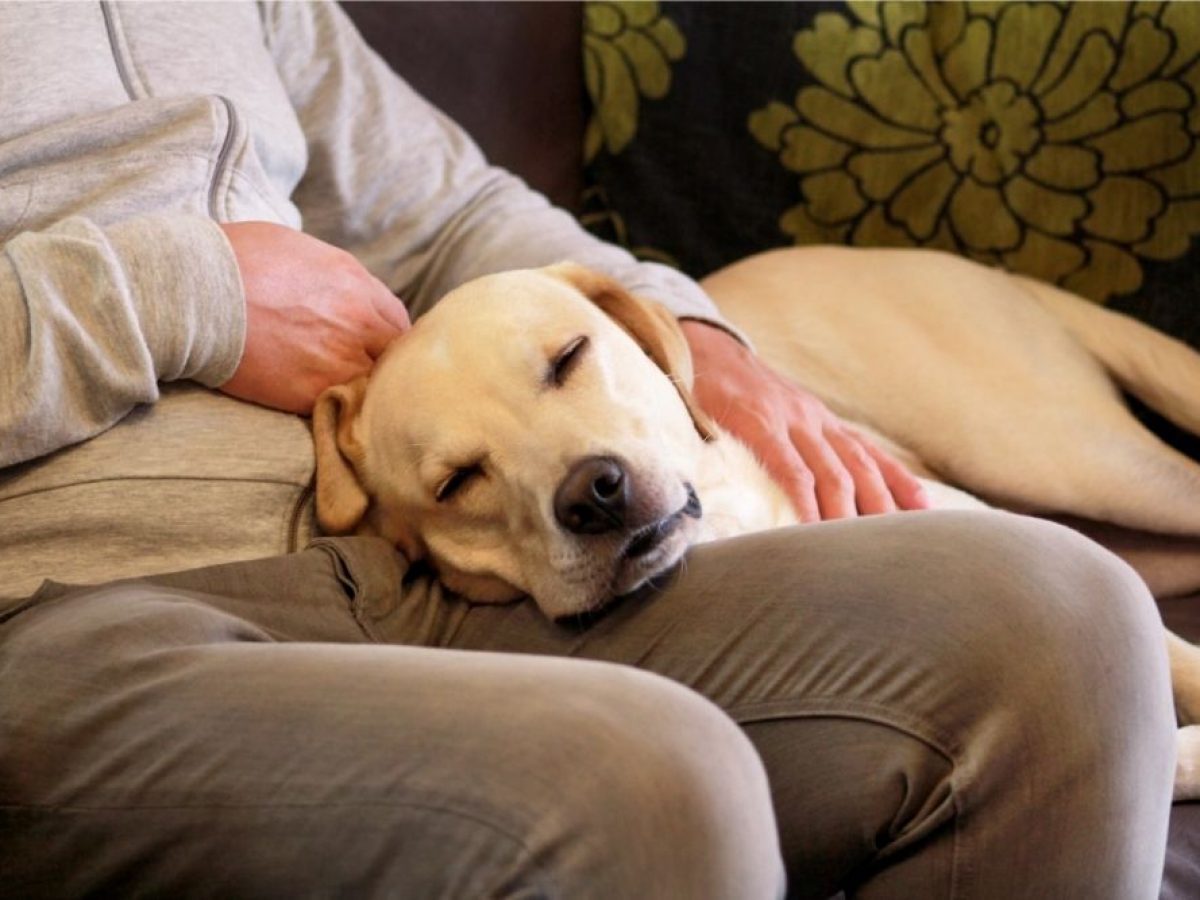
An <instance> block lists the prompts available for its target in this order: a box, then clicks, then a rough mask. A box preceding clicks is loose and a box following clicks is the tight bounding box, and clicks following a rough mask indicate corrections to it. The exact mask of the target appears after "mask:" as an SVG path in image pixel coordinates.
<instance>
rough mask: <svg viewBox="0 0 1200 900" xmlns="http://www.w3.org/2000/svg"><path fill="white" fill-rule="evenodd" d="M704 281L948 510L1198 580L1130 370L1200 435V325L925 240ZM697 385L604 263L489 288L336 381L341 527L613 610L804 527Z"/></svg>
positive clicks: (1177, 501) (446, 575) (462, 579)
mask: <svg viewBox="0 0 1200 900" xmlns="http://www.w3.org/2000/svg"><path fill="white" fill-rule="evenodd" d="M704 286H705V287H706V289H707V290H708V291H709V292H710V294H712V295H713V296H714V298H715V299H716V300H717V302H718V304H719V305H720V306H721V308H722V311H723V312H724V313H725V314H726V315H727V316H728V317H729V318H730V319H731V321H733V322H734V323H735V324H736V325H737V326H738V327H740V328H741V329H743V331H744V332H745V333H746V334H747V335H749V337H750V338H751V340H752V342H753V343H754V344H755V345H756V347H757V349H758V351H759V352H760V353H761V354H762V355H763V356H764V357H765V358H766V359H767V360H768V361H769V362H771V363H772V364H773V365H775V367H776V368H778V369H779V370H780V371H782V372H784V373H785V374H788V375H790V376H792V377H793V378H795V379H796V380H797V381H798V382H799V383H801V384H803V385H804V386H805V387H806V388H808V389H809V390H812V391H813V392H814V393H816V394H817V395H818V396H820V397H821V398H822V399H823V400H825V402H826V403H828V404H829V405H830V407H831V408H832V409H833V410H834V411H835V412H837V413H839V414H840V415H841V416H843V417H844V418H845V419H846V420H848V421H850V422H852V423H854V424H855V425H856V426H857V427H858V428H860V429H861V430H862V431H864V432H865V433H867V435H868V436H869V437H871V438H872V439H874V440H876V441H878V442H879V443H880V444H881V445H882V446H884V447H885V448H886V449H888V450H889V451H890V452H892V453H893V454H894V455H896V456H897V457H899V458H900V459H901V460H902V461H903V462H904V463H906V464H907V465H908V466H909V467H910V468H911V469H912V470H913V471H914V472H916V473H917V474H918V475H919V476H921V477H922V479H923V481H924V483H925V486H926V490H927V491H928V492H929V494H930V496H931V499H932V501H933V505H934V506H935V507H941V508H945V507H959V508H973V507H974V508H984V507H985V503H984V502H983V500H986V501H987V502H988V503H990V504H995V505H998V506H1003V507H1006V508H1009V509H1015V510H1018V511H1023V512H1036V513H1041V514H1054V515H1060V516H1061V515H1065V516H1072V517H1077V518H1078V519H1080V520H1086V521H1095V522H1100V523H1106V525H1105V527H1109V528H1117V529H1120V534H1122V535H1125V534H1132V535H1136V536H1138V538H1139V539H1140V540H1142V541H1143V547H1142V548H1143V551H1145V552H1143V554H1142V556H1141V557H1140V561H1141V562H1142V563H1143V569H1142V571H1143V576H1144V577H1148V580H1151V579H1152V580H1151V586H1152V587H1153V588H1154V589H1155V590H1156V591H1157V592H1158V593H1160V594H1161V593H1170V592H1176V591H1179V592H1182V591H1186V590H1194V589H1196V587H1197V586H1200V566H1197V561H1198V560H1200V557H1197V556H1190V557H1189V555H1188V554H1187V553H1172V552H1170V550H1171V549H1179V546H1180V544H1179V542H1180V541H1183V542H1185V543H1186V542H1189V541H1195V540H1196V539H1197V538H1198V537H1200V503H1198V502H1197V500H1200V467H1198V466H1196V465H1195V464H1194V463H1192V462H1191V461H1190V460H1188V459H1187V458H1186V457H1183V456H1182V455H1181V454H1178V453H1175V451H1172V450H1170V449H1169V448H1167V447H1166V446H1165V445H1162V444H1161V443H1160V442H1158V441H1157V440H1156V439H1154V438H1153V437H1151V436H1150V435H1149V433H1148V432H1146V431H1145V429H1143V428H1142V427H1141V426H1140V424H1138V423H1137V421H1136V420H1135V419H1134V418H1133V417H1132V416H1131V415H1130V414H1129V413H1128V411H1127V410H1126V409H1125V407H1124V405H1123V403H1122V402H1121V399H1120V393H1119V390H1118V388H1117V385H1120V386H1121V387H1124V388H1125V389H1127V390H1130V391H1131V392H1133V393H1135V394H1137V395H1139V396H1141V397H1143V398H1144V399H1145V400H1146V401H1147V402H1148V403H1150V404H1151V405H1153V406H1154V407H1155V408H1157V409H1159V410H1160V411H1161V412H1163V413H1164V414H1165V415H1167V416H1168V417H1169V418H1171V419H1172V420H1174V421H1176V422H1178V423H1179V424H1180V425H1182V426H1184V427H1189V428H1191V429H1193V430H1196V431H1200V403H1198V402H1197V401H1196V400H1194V399H1192V398H1194V397H1197V396H1200V393H1198V392H1197V391H1195V390H1192V391H1191V392H1190V394H1191V396H1189V391H1188V389H1187V385H1188V384H1189V383H1190V384H1195V383H1196V379H1197V378H1198V377H1200V359H1198V358H1197V357H1196V356H1195V354H1193V353H1192V352H1191V351H1190V350H1188V349H1187V348H1186V347H1185V346H1183V345H1182V344H1178V343H1177V342H1174V341H1171V340H1170V339H1169V338H1166V337H1165V336H1163V335H1160V334H1158V333H1157V332H1154V331H1152V330H1151V329H1149V328H1146V327H1145V326H1141V325H1139V324H1137V323H1135V322H1132V320H1128V319H1126V318H1124V317H1121V316H1118V315H1116V314H1114V313H1110V312H1108V311H1105V310H1102V309H1099V308H1097V307H1094V306H1091V305H1088V304H1086V302H1085V301H1082V300H1079V299H1078V298H1074V297H1072V296H1071V295H1069V294H1065V293H1063V292H1061V291H1057V290H1056V289H1053V288H1049V287H1047V286H1044V285H1038V284H1036V283H1034V282H1029V281H1025V280H1022V279H1018V278H1015V277H1012V276H1008V275H1004V274H1002V273H1000V272H997V271H993V270H990V269H986V268H983V267H981V266H977V265H974V264H972V263H968V262H965V261H962V260H958V259H955V258H953V257H950V256H946V255H943V254H935V253H928V252H924V251H852V250H842V249H835V248H815V249H812V250H786V251H776V252H773V253H769V254H763V255H761V256H759V257H754V258H751V259H750V260H747V261H744V262H743V263H739V264H737V265H735V266H732V267H729V268H728V269H725V270H722V272H719V273H717V274H716V275H714V276H711V277H710V278H709V279H706V281H705V282H704ZM691 380H692V371H691V362H690V357H689V355H688V352H687V346H686V343H685V342H684V340H683V338H682V335H681V334H680V332H679V329H678V327H677V326H676V325H675V323H674V320H673V318H672V317H671V316H670V315H668V314H667V313H666V312H665V311H664V310H662V309H661V308H660V307H657V306H656V305H653V304H647V303H644V302H642V301H640V300H638V299H637V298H634V297H632V296H631V295H629V294H628V293H627V292H626V291H624V290H623V289H622V288H621V287H620V286H619V285H617V284H615V283H614V282H612V281H610V280H609V279H606V278H604V277H603V276H600V275H597V274H595V273H592V272H588V271H586V270H583V269H581V268H579V267H577V266H573V265H570V264H563V265H559V266H555V267H550V268H547V269H542V270H530V271H519V272H509V273H502V274H498V275H492V276H487V277H485V278H482V279H479V280H477V281H474V282H471V283H469V284H467V285H464V286H463V287H461V288H459V289H457V290H455V291H453V292H451V294H449V295H448V296H447V297H445V298H444V299H443V300H442V301H441V302H440V303H439V304H438V305H437V306H436V307H435V308H434V310H433V311H432V312H430V313H429V314H427V315H426V316H424V317H423V318H422V319H420V320H419V321H418V322H417V323H416V324H415V325H414V327H413V329H412V331H411V332H410V333H409V334H408V335H406V336H405V337H404V338H403V339H401V340H398V341H396V342H394V343H393V345H392V346H391V347H390V348H389V349H388V350H387V352H386V353H385V354H384V356H383V357H382V358H381V359H380V360H379V362H378V363H377V365H376V367H375V369H374V371H373V372H372V374H371V376H370V378H369V379H366V378H363V379H359V380H357V381H355V382H352V383H351V384H348V385H342V386H338V387H335V388H332V389H330V390H329V391H327V392H325V393H324V394H323V395H322V396H321V398H320V399H319V400H318V402H317V406H316V408H315V410H314V414H313V431H314V441H315V446H316V450H317V466H318V482H317V510H318V517H319V520H320V523H321V525H322V527H323V528H324V529H325V530H326V531H327V532H330V533H334V534H345V533H352V532H360V533H362V532H365V533H374V534H378V535H380V536H382V537H384V538H386V539H388V540H390V541H392V542H393V543H394V544H395V545H396V546H397V547H398V548H399V549H401V550H402V551H403V552H404V553H405V554H406V555H407V556H408V557H409V558H410V559H427V560H428V561H429V562H430V563H431V564H432V565H433V567H434V569H435V570H436V571H437V572H438V575H439V577H440V578H441V579H442V581H443V582H444V583H445V584H446V586H447V587H449V588H450V589H451V590H454V591H456V592H458V593H461V594H462V595H464V596H466V597H468V598H470V599H473V600H476V601H479V602H505V601H508V600H512V599H515V598H516V597H519V596H522V595H529V596H531V597H532V598H533V599H534V600H535V601H536V602H537V603H538V605H539V606H540V607H541V608H542V609H543V611H545V612H546V614H547V615H549V616H551V617H554V618H557V617H561V616H567V615H573V614H578V613H582V612H587V611H591V610H594V609H597V608H599V607H601V606H603V605H604V604H605V603H607V602H608V601H609V600H611V599H612V598H614V597H616V596H619V595H622V594H626V593H629V592H631V591H633V590H635V589H637V588H638V587H640V586H642V585H644V584H646V583H647V582H649V581H651V580H652V579H653V578H655V577H657V576H658V575H661V574H663V573H665V572H667V571H669V570H670V569H671V568H672V567H673V566H674V565H675V564H676V563H677V562H678V561H679V560H680V559H681V558H682V556H683V554H684V553H685V552H686V550H687V548H688V547H689V546H691V545H692V544H694V543H697V542H701V541H705V540H713V539H716V538H720V537H727V536H732V535H734V534H740V533H745V532H749V531H754V530H760V529H764V528H773V527H779V526H783V525H788V524H794V523H795V521H796V519H795V516H794V513H793V511H792V508H791V505H790V504H789V502H788V501H787V499H786V497H785V496H784V495H783V493H782V491H780V490H779V488H778V487H777V486H776V485H775V484H774V483H773V482H772V481H771V480H770V478H769V477H768V476H767V475H766V473H765V471H764V470H763V469H762V467H761V466H760V465H759V463H758V461H757V460H756V459H755V458H754V457H753V455H752V454H751V453H750V451H749V450H748V449H747V448H746V447H745V446H743V445H742V444H740V443H739V442H738V441H736V440H734V439H733V438H731V437H730V436H729V435H728V434H726V433H724V432H723V431H722V430H721V429H720V428H719V427H718V426H717V425H716V424H715V423H714V422H713V421H712V420H711V419H709V417H708V416H706V415H705V414H704V412H703V411H702V410H700V409H699V408H698V407H697V405H696V404H695V403H694V402H693V400H692V399H691V394H690V388H691ZM597 466H598V467H599V469H596V468H595V467H597ZM581 470H582V471H581ZM595 471H599V472H601V473H611V474H603V475H602V476H597V475H595V474H594V472H595ZM581 476H582V483H583V484H584V486H585V489H584V495H585V496H591V495H590V494H589V493H588V490H587V489H586V486H587V485H588V484H591V485H593V486H594V485H600V484H603V485H609V486H613V489H614V490H615V489H616V486H617V485H619V486H620V491H621V494H620V497H621V509H620V515H619V517H617V518H619V522H617V521H616V520H615V519H614V520H613V521H611V522H610V521H608V520H607V519H605V516H608V515H609V512H610V511H609V510H608V508H607V507H606V506H605V504H604V502H600V503H599V505H598V506H596V507H595V508H596V509H597V510H598V511H599V513H598V515H599V518H596V519H595V520H594V521H593V520H586V521H580V520H577V519H575V518H572V517H573V516H575V515H576V514H575V513H574V512H572V510H577V509H580V506H579V504H577V503H576V504H574V505H572V498H573V497H574V493H573V492H575V483H576V482H579V481H580V478H581ZM589 479H590V481H589ZM957 486H961V487H965V488H967V489H968V490H969V491H970V492H971V493H966V492H964V491H963V490H960V489H959V487H957ZM568 488H569V490H568ZM605 490H608V487H605ZM564 491H566V493H567V495H568V496H567V497H566V499H565V500H564ZM594 493H595V491H594V490H593V491H592V494H594ZM697 498H698V502H696V501H697ZM980 498H982V500H981V499H980ZM585 506H586V504H585ZM564 510H566V511H565V512H564ZM583 512H585V513H587V509H586V508H585V509H584V510H583ZM588 515H592V513H588ZM585 519H586V516H585ZM1155 534H1158V535H1163V536H1164V538H1163V539H1164V540H1167V541H1173V542H1174V543H1173V544H1166V545H1163V546H1159V545H1157V544H1155V543H1154V542H1153V535H1155ZM1148 535H1149V536H1151V537H1150V538H1147V536H1148ZM1147 540H1149V544H1146V543H1145V542H1146V541H1147ZM1147 546H1148V547H1149V550H1146V547H1147ZM1164 547H1166V549H1164ZM1132 555H1133V556H1134V557H1137V554H1132ZM1127 556H1129V554H1127ZM1181 560H1182V561H1181ZM1138 561H1139V560H1138V559H1131V562H1135V564H1136V563H1137V562H1138ZM1147 562H1149V563H1150V564H1149V565H1147ZM1167 640H1168V650H1169V653H1170V656H1171V663H1172V676H1173V679H1174V684H1175V690H1176V704H1177V708H1178V710H1179V714H1180V718H1181V721H1182V722H1183V723H1184V724H1187V725H1191V724H1192V723H1195V722H1200V649H1197V648H1195V647H1193V646H1192V645H1190V644H1188V643H1187V642H1185V641H1182V640H1181V639H1179V638H1178V637H1175V636H1174V635H1169V634H1168V637H1167ZM1198 730H1200V729H1197V728H1196V727H1194V726H1193V727H1191V728H1184V729H1183V730H1181V732H1180V734H1181V743H1180V767H1179V770H1178V772H1177V779H1176V780H1177V796H1180V797H1185V796H1188V797H1190V796H1198V795H1200V740H1197V731H1198Z"/></svg>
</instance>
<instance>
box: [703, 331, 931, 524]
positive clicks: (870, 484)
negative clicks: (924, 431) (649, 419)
mask: <svg viewBox="0 0 1200 900" xmlns="http://www.w3.org/2000/svg"><path fill="white" fill-rule="evenodd" d="M680 326H681V327H682V329H683V333H684V337H685V338H687V342H688V345H689V346H690V347H691V350H692V362H693V366H694V368H695V373H696V378H695V384H694V387H693V394H694V395H695V398H696V402H697V403H699V404H700V406H701V408H702V409H704V411H705V412H707V413H708V414H709V415H710V416H712V417H713V418H714V419H715V420H716V421H717V423H718V424H719V425H721V427H722V428H724V429H725V430H727V431H729V432H730V433H731V434H733V435H734V436H735V437H737V438H738V439H739V440H741V441H742V442H743V443H745V444H746V445H747V446H749V447H750V449H752V450H753V451H754V453H755V455H757V456H758V458H759V459H760V460H761V461H762V462H763V464H764V466H765V467H766V469H767V472H768V473H769V474H770V475H771V477H772V478H774V479H775V481H776V483H778V484H779V485H780V486H782V487H783V489H784V491H785V492H786V493H787V495H788V496H789V497H790V498H791V500H792V504H793V505H794V506H795V507H796V512H797V513H798V514H799V516H800V520H801V521H802V522H814V521H817V520H819V519H839V518H846V517H851V516H855V515H859V514H861V515H868V514H871V513H882V512H892V511H895V510H897V509H925V508H927V507H928V506H929V500H928V498H927V497H926V496H925V491H924V489H923V488H922V487H921V483H920V482H919V481H918V480H917V479H916V478H915V477H914V476H913V475H912V474H911V473H910V472H909V471H908V470H907V469H905V468H904V466H902V465H901V464H900V463H899V462H897V461H896V460H895V459H893V458H892V457H891V456H890V455H888V454H887V453H885V452H884V451H883V450H881V449H880V448H878V447H876V446H875V445H874V444H872V443H871V442H870V441H868V440H867V439H866V438H864V437H863V436H862V435H860V434H858V433H857V432H856V431H854V429H852V428H850V427H849V426H848V425H846V424H845V423H844V422H842V421H841V420H840V419H838V417H837V416H835V415H834V414H833V413H832V412H830V411H829V409H828V408H826V406H825V404H824V403H822V402H821V401H820V400H818V399H817V398H816V397H814V396H812V395H811V394H809V393H807V392H806V391H804V390H802V389H801V388H800V387H798V386H797V385H795V384H794V383H792V382H791V381H789V380H787V379H786V378H784V377H783V376H781V375H780V374H778V373H777V372H775V371H774V370H773V369H771V368H770V367H769V366H768V365H767V364H766V363H764V362H763V361H762V360H760V359H759V358H758V357H757V356H755V355H754V354H753V353H751V352H750V350H748V349H747V348H746V347H745V346H743V345H742V344H741V343H740V342H738V341H737V340H736V339H735V338H733V337H732V336H731V335H730V334H728V333H727V332H725V331H722V330H721V329H720V328H716V327H714V326H712V325H706V324H705V323H703V322H697V321H694V320H685V321H683V322H681V323H680Z"/></svg>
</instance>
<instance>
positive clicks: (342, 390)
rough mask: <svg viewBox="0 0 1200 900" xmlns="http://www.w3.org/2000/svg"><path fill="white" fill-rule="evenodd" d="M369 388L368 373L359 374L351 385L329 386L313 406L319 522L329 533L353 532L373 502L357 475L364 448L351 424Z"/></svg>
mask: <svg viewBox="0 0 1200 900" xmlns="http://www.w3.org/2000/svg"><path fill="white" fill-rule="evenodd" d="M366 390H367V379H366V376H360V377H359V378H356V379H354V380H353V381H351V382H350V383H349V384H340V385H337V386H336V387H331V388H327V389H326V390H324V391H323V392H322V393H321V395H320V396H319V397H317V402H316V405H315V406H313V414H312V428H313V446H314V447H315V448H316V454H317V521H318V522H320V523H321V528H322V529H324V530H325V531H326V532H328V533H329V534H349V533H350V532H352V531H353V530H354V529H355V528H356V527H357V525H358V523H359V522H361V521H362V517H363V516H364V515H365V514H366V512H367V506H368V505H369V502H370V501H369V499H368V497H367V492H366V491H365V490H363V486H362V482H361V481H360V480H359V477H358V472H359V469H360V467H361V466H362V461H363V449H362V445H361V444H359V442H358V440H357V438H355V436H354V431H353V427H352V426H353V424H354V420H355V418H356V417H357V416H358V412H359V409H361V407H362V401H363V395H364V394H365V393H366Z"/></svg>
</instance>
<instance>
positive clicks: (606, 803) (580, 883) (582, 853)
mask: <svg viewBox="0 0 1200 900" xmlns="http://www.w3.org/2000/svg"><path fill="white" fill-rule="evenodd" d="M583 665H584V666H585V667H586V669H587V670H589V671H585V672H584V673H583V674H584V675H585V676H587V677H588V678H589V680H591V681H592V683H591V684H589V685H586V686H584V687H583V688H582V690H579V691H578V692H576V693H575V694H574V695H573V696H572V697H566V698H562V701H563V702H559V701H556V703H559V708H558V709H557V710H556V711H555V713H554V714H553V715H552V716H551V717H549V718H548V720H547V722H546V725H545V728H544V729H540V733H541V735H542V736H543V738H544V739H545V741H546V744H545V747H544V748H543V750H542V751H541V752H539V753H538V755H537V759H538V763H537V765H538V767H539V768H542V769H543V770H542V771H541V772H540V773H539V774H540V777H539V779H538V781H539V783H540V785H541V786H542V787H544V788H545V794H544V795H543V796H541V797H540V799H539V798H538V794H537V791H536V790H535V792H534V793H533V794H532V795H531V796H530V797H529V802H530V803H531V804H535V805H538V806H540V807H541V809H540V810H539V811H536V812H534V811H532V810H531V815H530V816H529V818H528V822H529V831H527V832H526V834H525V836H524V838H523V843H524V845H525V847H526V848H527V849H528V850H529V852H530V857H531V858H532V859H540V860H542V861H543V862H546V861H551V862H550V863H549V864H548V865H547V866H546V875H547V877H548V878H549V880H550V883H551V885H552V887H551V889H550V890H549V891H547V892H546V893H547V894H548V895H550V896H563V897H621V896H630V897H632V896H638V897H648V898H654V897H662V898H676V897H711V898H721V897H727V898H731V900H732V898H754V897H775V896H780V895H781V894H782V891H783V884H784V875H783V863H782V859H781V856H780V850H779V837H778V833H777V830H776V825H775V818H774V813H773V810H772V804H771V797H770V791H769V788H768V785H767V779H766V774H765V771H764V769H763V765H762V762H761V761H760V759H759V757H758V755H757V753H756V751H755V750H754V748H753V746H752V744H751V743H750V741H749V739H748V738H747V737H746V736H745V734H744V733H743V732H742V731H741V729H740V728H738V726H737V725H736V724H734V722H733V721H732V720H731V719H729V718H728V717H727V716H726V715H725V714H724V713H723V712H721V711H720V710H719V709H718V708H717V707H716V706H715V705H713V704H711V703H710V702H708V701H707V700H705V699H703V698H702V697H700V696H699V695H698V694H696V693H694V692H692V691H690V690H687V689H686V688H683V687H681V686H679V685H677V684H675V683H674V682H671V681H668V680H667V679H663V678H659V677H657V676H654V675H649V674H647V673H644V672H640V671H637V670H633V669H627V668H625V667H616V666H611V665H603V664H591V663H588V664H583ZM596 674H598V675H599V678H598V679H594V680H592V679H591V676H593V675H596ZM560 697H561V695H560ZM543 767H544V768H543Z"/></svg>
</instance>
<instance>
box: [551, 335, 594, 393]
mask: <svg viewBox="0 0 1200 900" xmlns="http://www.w3.org/2000/svg"><path fill="white" fill-rule="evenodd" d="M587 346H588V337H587V335H586V334H582V335H580V336H579V337H577V338H572V339H571V340H570V341H568V342H567V345H566V346H565V347H563V348H562V350H560V351H559V352H558V355H557V356H555V357H554V359H552V360H551V361H550V368H549V370H548V371H547V372H546V383H547V384H549V385H552V386H553V387H562V386H563V384H564V383H566V380H567V377H568V376H569V375H570V374H571V372H573V371H574V370H575V367H576V366H577V365H578V364H579V361H580V360H581V359H582V358H583V354H584V351H585V350H586V349H587Z"/></svg>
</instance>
